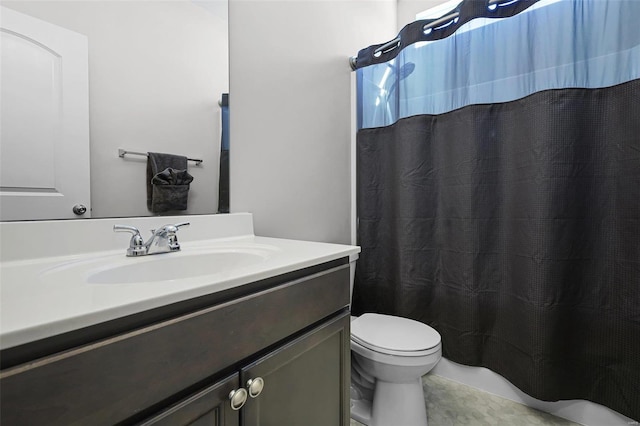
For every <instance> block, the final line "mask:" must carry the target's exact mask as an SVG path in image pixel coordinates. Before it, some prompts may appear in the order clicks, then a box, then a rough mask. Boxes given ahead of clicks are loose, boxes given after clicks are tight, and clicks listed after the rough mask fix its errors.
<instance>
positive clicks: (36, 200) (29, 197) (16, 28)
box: [0, 6, 91, 220]
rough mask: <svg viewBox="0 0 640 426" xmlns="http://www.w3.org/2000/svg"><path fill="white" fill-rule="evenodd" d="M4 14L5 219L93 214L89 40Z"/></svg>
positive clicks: (1, 155) (1, 207)
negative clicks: (91, 202) (90, 165)
mask: <svg viewBox="0 0 640 426" xmlns="http://www.w3.org/2000/svg"><path fill="white" fill-rule="evenodd" d="M1 8H2V10H1V11H0V12H1V13H0V30H1V31H0V42H1V45H0V52H1V58H0V64H1V70H0V79H1V81H0V91H1V98H0V102H1V104H2V108H1V117H0V120H1V121H0V122H1V123H2V126H1V127H2V131H1V132H2V133H1V136H0V220H30V219H63V218H80V217H91V208H90V201H91V200H90V182H89V71H88V66H89V65H88V48H87V46H88V44H87V37H86V36H84V35H82V34H78V33H75V32H72V31H69V30H67V29H65V28H61V27H58V26H56V25H52V24H50V23H48V22H45V21H41V20H39V19H36V18H33V17H31V16H28V15H25V14H22V13H19V12H16V11H14V10H12V9H9V8H7V7H4V6H3V7H1Z"/></svg>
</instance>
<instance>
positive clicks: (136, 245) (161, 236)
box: [113, 222, 189, 256]
mask: <svg viewBox="0 0 640 426" xmlns="http://www.w3.org/2000/svg"><path fill="white" fill-rule="evenodd" d="M182 226H189V222H182V223H176V224H175V225H164V226H163V227H161V228H160V229H157V230H156V229H152V230H151V238H149V241H147V242H146V243H145V242H144V240H143V238H142V236H141V235H140V231H138V228H136V227H135V226H129V225H113V231H114V232H130V233H131V234H133V235H132V236H131V240H130V241H129V248H128V249H127V256H146V255H149V254H158V253H169V252H172V251H179V250H180V244H179V243H178V236H177V235H176V233H177V232H178V228H180V227H182Z"/></svg>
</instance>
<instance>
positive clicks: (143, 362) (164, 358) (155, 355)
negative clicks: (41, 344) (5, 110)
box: [0, 265, 349, 426]
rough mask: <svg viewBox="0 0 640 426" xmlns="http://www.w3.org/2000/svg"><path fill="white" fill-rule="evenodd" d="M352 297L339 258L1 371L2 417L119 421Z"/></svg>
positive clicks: (12, 420) (11, 420)
mask: <svg viewBox="0 0 640 426" xmlns="http://www.w3.org/2000/svg"><path fill="white" fill-rule="evenodd" d="M348 303H349V266H348V265H343V266H339V267H336V268H333V269H329V270H327V271H324V272H320V273H317V274H314V275H311V276H308V277H305V278H302V279H299V280H295V281H292V282H289V283H285V284H282V285H279V286H276V287H273V288H270V289H267V290H264V291H261V292H258V293H254V294H251V295H247V296H245V297H242V298H239V299H236V300H233V301H231V302H228V303H223V304H219V305H215V306H212V307H210V308H206V309H202V310H199V311H196V312H193V313H190V314H187V315H183V316H181V317H178V318H174V319H170V320H167V321H164V322H160V323H157V324H154V325H151V326H148V327H145V328H142V329H139V330H135V331H132V332H129V333H125V334H122V335H119V336H115V337H112V338H109V339H105V340H102V341H99V342H96V343H93V344H89V345H85V346H82V347H79V348H75V349H72V350H69V351H66V352H62V353H59V354H55V355H52V356H49V357H46V358H42V359H39V360H36V361H34V362H31V363H27V364H23V365H19V366H16V367H13V368H10V369H7V370H4V371H2V373H1V375H0V387H1V388H2V393H1V405H2V411H1V414H0V416H1V417H0V418H1V420H2V424H3V425H6V426H11V425H23V424H29V425H39V424H46V425H58V424H60V425H73V424H83V425H86V424H91V425H95V426H98V425H103V424H114V423H117V422H121V421H123V420H126V419H127V418H130V417H132V416H135V415H137V414H139V413H140V412H141V411H143V410H145V409H146V408H148V407H150V406H152V405H154V404H159V403H162V402H164V401H167V402H170V401H171V397H172V396H174V395H175V394H176V393H179V392H181V391H183V390H185V389H187V388H188V387H190V386H193V385H195V384H197V383H199V382H201V381H202V380H204V379H206V378H207V377H210V376H212V375H214V374H215V373H216V372H218V371H220V370H223V369H226V368H229V367H232V366H234V365H237V364H238V363H239V362H240V361H242V360H246V359H248V358H249V357H251V356H252V355H253V354H255V353H257V352H259V351H261V350H263V349H265V348H267V347H269V346H271V345H273V344H275V343H277V342H279V341H281V340H283V339H285V338H287V337H288V336H290V335H292V334H295V333H296V332H298V331H300V330H302V329H304V328H306V327H308V326H309V325H311V324H314V323H316V322H318V321H320V320H322V319H323V318H325V317H327V316H329V315H331V314H333V313H335V312H337V311H340V310H341V309H343V308H344V307H346V306H347V305H348Z"/></svg>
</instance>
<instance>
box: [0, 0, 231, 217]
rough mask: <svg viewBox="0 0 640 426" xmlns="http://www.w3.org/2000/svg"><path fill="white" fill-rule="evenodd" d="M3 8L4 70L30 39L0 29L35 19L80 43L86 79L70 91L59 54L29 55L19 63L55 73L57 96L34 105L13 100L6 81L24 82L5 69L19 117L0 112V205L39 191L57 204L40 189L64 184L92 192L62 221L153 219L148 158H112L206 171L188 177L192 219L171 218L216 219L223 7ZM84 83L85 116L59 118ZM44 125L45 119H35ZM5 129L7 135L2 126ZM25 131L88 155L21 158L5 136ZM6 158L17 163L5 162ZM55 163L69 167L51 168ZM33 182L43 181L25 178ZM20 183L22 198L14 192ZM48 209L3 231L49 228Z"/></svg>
mask: <svg viewBox="0 0 640 426" xmlns="http://www.w3.org/2000/svg"><path fill="white" fill-rule="evenodd" d="M2 8H3V11H6V10H7V9H9V12H10V13H3V14H2V21H3V28H2V43H3V46H2V47H3V49H2V51H3V53H2V55H3V61H2V62H3V64H4V63H5V62H7V63H9V61H5V60H4V59H5V58H4V55H5V53H4V52H7V51H9V50H11V49H9V48H8V47H9V46H15V45H19V44H20V43H23V42H24V41H25V40H26V38H25V37H23V36H20V35H19V34H17V33H16V32H15V31H12V30H11V29H9V30H7V29H6V28H5V15H6V17H7V18H6V19H9V18H12V19H14V20H17V21H20V22H22V21H23V20H26V21H29V19H35V20H37V21H34V22H36V25H35V26H36V27H38V22H40V23H41V26H43V27H44V28H45V29H48V28H49V27H48V26H47V24H51V25H50V27H51V28H52V29H53V30H55V28H60V29H62V30H61V31H68V32H70V33H71V34H72V35H73V33H76V34H78V35H79V38H80V44H82V37H84V38H85V40H86V42H85V43H86V52H85V53H84V55H85V56H86V57H87V63H88V66H87V67H86V68H87V71H88V72H87V73H86V74H88V75H85V77H82V76H80V77H79V79H80V83H79V84H78V82H77V81H75V82H74V81H71V80H70V79H71V78H72V77H74V73H75V71H74V72H67V71H65V68H61V67H63V66H66V65H68V64H69V63H70V62H73V61H71V60H68V61H67V60H65V58H64V55H62V54H58V53H57V52H54V51H53V50H55V49H49V48H48V47H47V46H43V45H38V44H37V43H35V44H34V45H35V47H34V48H33V49H34V55H31V54H30V53H27V54H26V55H24V54H23V57H28V58H27V60H28V61H31V62H33V63H37V62H38V61H39V66H41V68H42V70H43V72H50V71H51V70H52V69H53V71H51V72H53V73H57V74H56V75H57V76H58V77H59V78H60V81H62V82H63V83H61V84H63V86H60V87H58V86H52V87H48V86H47V87H37V88H35V89H34V94H32V95H30V97H29V99H26V98H27V97H25V96H22V95H21V94H20V93H17V94H16V93H13V95H12V94H11V93H10V92H11V87H12V86H15V85H13V84H6V81H9V80H6V79H9V78H14V79H17V80H20V79H21V78H23V77H22V76H23V75H25V73H23V72H22V70H21V69H20V68H19V67H18V66H14V68H15V69H9V68H8V66H7V67H5V65H3V66H2V79H3V81H2V83H3V84H2V87H3V93H2V96H3V103H4V98H5V95H6V96H14V99H17V101H16V102H17V104H18V106H19V108H17V109H19V110H20V111H18V112H17V113H15V114H22V115H17V116H16V115H15V114H14V113H13V112H12V114H14V115H12V116H7V115H5V113H4V112H3V117H2V121H3V126H2V127H3V131H2V138H3V139H2V151H3V152H2V157H3V158H4V160H3V166H5V167H3V169H4V170H5V171H3V176H2V189H1V190H2V194H3V195H11V196H15V195H16V194H22V195H25V194H26V195H27V196H29V195H33V194H32V193H35V192H37V191H40V190H42V191H43V193H44V197H45V199H46V200H48V202H50V203H53V201H54V200H56V199H59V198H60V195H58V194H56V193H55V190H51V189H47V188H48V186H50V185H49V183H47V182H46V181H47V180H49V181H51V182H54V181H56V179H59V178H58V177H57V176H58V174H60V173H63V174H66V176H67V178H68V180H69V181H70V182H72V183H73V184H80V183H84V184H87V183H88V186H89V187H90V200H89V201H86V200H82V199H70V200H69V201H68V202H67V203H66V204H65V207H64V208H65V209H66V210H70V209H71V207H72V206H74V205H76V204H88V205H89V208H90V210H89V212H88V213H87V214H86V215H84V216H80V217H88V216H90V217H92V218H103V217H128V216H151V215H154V213H152V212H151V211H149V210H148V209H147V202H146V199H147V188H146V163H147V159H146V157H145V156H144V155H135V154H133V155H129V154H127V155H124V156H123V157H121V156H119V150H122V149H124V150H126V151H132V152H139V153H143V154H144V153H146V152H161V153H170V154H176V155H184V156H187V157H189V158H193V159H201V160H203V162H202V164H201V165H196V163H195V162H191V161H190V162H189V163H188V172H189V173H190V174H191V175H192V176H193V177H194V180H193V182H192V184H191V188H190V191H189V201H188V209H187V210H185V211H182V212H171V213H170V214H180V213H183V214H211V213H216V212H218V192H219V176H220V157H221V155H220V150H221V137H222V107H221V105H220V103H221V102H222V99H223V94H225V93H228V90H229V64H228V58H229V40H228V33H229V32H228V4H227V0H170V1H128V0H122V1H112V0H104V1H103V0H85V1H57V0H45V1H32V0H14V1H11V0H7V1H3V2H2ZM14 14H16V16H13V15H14ZM9 15H12V16H9ZM25 16H26V17H27V18H24V17H25ZM20 22H19V23H20ZM30 22H31V21H29V22H26V25H27V27H29V26H30V25H32V23H30ZM7 25H9V24H7ZM11 25H13V24H11ZM54 27H55V28H54ZM29 31H31V29H29ZM33 31H36V33H37V32H38V31H40V30H39V29H35V30H33ZM54 38H55V39H58V38H60V37H58V36H55V35H54ZM11 43H13V44H11ZM39 48H42V50H43V51H47V52H46V53H47V54H48V55H50V56H51V57H52V58H53V59H52V62H51V63H49V62H47V61H49V59H45V60H44V62H43V60H41V59H39V57H38V55H39V53H37V52H35V51H36V50H38V49H39ZM47 49H48V50H47ZM61 57H62V59H60V58H61ZM80 62H82V61H80ZM61 63H62V64H63V65H61ZM82 78H85V79H86V82H85V83H84V86H86V88H87V90H86V93H85V95H82V96H85V98H84V102H85V103H86V106H87V108H86V109H87V110H88V112H87V113H86V114H84V115H83V114H82V113H76V112H75V111H69V110H67V109H64V108H67V107H68V105H69V104H70V102H66V100H65V98H64V96H66V95H67V94H68V93H69V92H70V91H69V90H68V89H67V86H66V84H67V83H68V84H70V85H74V84H75V85H76V86H79V87H82V86H83V83H82ZM5 80H6V81H5ZM27 86H29V84H28V83H27ZM32 86H33V85H32ZM82 96H80V97H79V98H80V104H82V102H83V101H82V99H83V98H82ZM55 108H59V109H60V110H61V111H62V113H60V112H59V111H58V110H56V109H55ZM39 114H40V115H41V116H42V117H44V118H39V117H40V115H39ZM47 114H49V115H48V116H47ZM60 114H64V115H65V120H67V121H65V122H64V123H63V124H62V125H60V126H58V127H59V128H56V126H55V123H54V124H51V123H50V121H51V120H50V119H49V118H47V117H49V116H54V118H55V119H57V117H58V116H59V115H60ZM7 123H13V125H12V126H9V125H7V126H5V124H7ZM70 123H71V124H70ZM74 123H75V124H78V123H81V124H80V126H79V129H80V130H78V131H75V130H70V128H71V126H72V125H75V124H74ZM82 123H84V124H82ZM83 126H84V127H83ZM5 128H6V129H7V130H6V131H5V130H4V129H5ZM16 128H17V130H15V129H16ZM83 128H84V130H82V129H83ZM23 130H24V131H31V132H32V133H33V132H36V133H37V132H40V133H41V134H43V135H54V136H55V137H56V138H57V140H58V142H60V141H62V142H63V143H64V142H65V140H66V139H67V138H71V137H75V136H77V134H79V133H82V132H83V131H85V132H86V133H87V138H86V139H88V141H87V143H88V149H87V155H86V157H85V156H84V155H83V152H82V151H83V149H82V148H80V149H77V150H76V149H73V150H67V151H64V153H63V152H62V150H61V149H58V148H56V147H53V148H42V149H40V148H35V149H34V148H26V147H25V146H24V145H23V144H22V143H21V139H20V138H19V137H15V135H13V134H10V132H12V131H15V132H18V133H20V132H21V131H23ZM227 137H228V134H227ZM9 153H12V155H13V157H12V159H11V160H8V158H9ZM47 156H49V157H51V158H54V157H55V158H56V162H55V164H54V165H49V166H47V165H46V164H44V163H45V162H46V161H45V160H46V158H47ZM61 157H64V158H63V160H64V161H65V162H64V163H58V162H57V161H58V160H57V159H60V158H61ZM18 159H19V160H18ZM60 161H62V160H60ZM5 163H6V164H5ZM87 163H88V164H87ZM12 165H14V166H15V167H14V168H13V169H11V167H12ZM83 170H88V171H89V173H88V174H87V175H86V176H90V178H85V177H84V176H85V175H84V174H83V172H82V171H83ZM36 171H37V172H38V173H41V174H43V175H44V176H45V177H44V178H42V179H40V178H39V179H40V180H38V179H35V178H34V179H32V176H31V175H32V174H34V172H36ZM87 180H88V181H89V182H86V181H87ZM24 182H27V184H25V185H24V186H26V187H27V189H24V188H22V189H19V190H17V189H16V188H18V187H21V186H23V183H24ZM43 188H44V189H43ZM11 191H13V193H12V192H11ZM47 191H48V192H50V193H49V194H47ZM46 197H49V198H46ZM27 198H29V197H27ZM30 198H36V197H35V196H32V197H30ZM4 200H5V199H4V198H3V201H4ZM3 204H4V203H3ZM43 209H46V207H44V208H41V207H38V206H35V205H30V204H26V205H25V206H24V207H23V208H21V209H20V211H21V212H24V217H22V216H21V217H17V218H11V219H7V218H4V217H3V220H22V219H24V220H38V219H51V217H48V215H47V214H46V213H43V212H42V210H43ZM73 217H74V216H73V215H72V216H69V218H73ZM75 217H79V216H77V214H76V216H75Z"/></svg>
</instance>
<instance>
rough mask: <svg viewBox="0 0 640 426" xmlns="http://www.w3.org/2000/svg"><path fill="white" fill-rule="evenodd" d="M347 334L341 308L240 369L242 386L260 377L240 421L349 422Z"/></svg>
mask: <svg viewBox="0 0 640 426" xmlns="http://www.w3.org/2000/svg"><path fill="white" fill-rule="evenodd" d="M349 333H350V317H349V313H348V312H345V313H344V314H342V315H340V316H339V317H337V318H335V319H333V320H331V321H328V322H326V323H324V324H323V325H321V326H319V327H317V328H315V329H313V330H311V331H310V332H308V333H306V334H304V335H302V336H301V337H299V338H297V339H295V340H293V341H292V342H290V343H288V344H285V345H284V346H282V347H280V348H279V349H277V350H275V351H273V352H271V353H269V354H268V355H266V356H265V357H263V358H261V359H259V360H258V361H256V362H255V363H253V364H250V365H248V366H247V367H246V368H243V369H242V371H241V373H240V378H241V381H242V383H243V385H244V386H245V387H248V382H249V381H250V380H256V379H258V378H261V379H262V380H263V383H264V386H263V388H262V391H261V392H260V393H259V395H257V396H255V397H250V398H249V400H248V401H247V403H246V404H245V406H244V408H243V409H242V415H241V424H242V425H243V426H255V425H260V426H284V425H286V426H329V425H331V426H334V425H336V426H337V425H343V426H347V425H349V377H350V373H351V371H350V368H351V364H350V362H351V359H350V346H349V337H350V334H349ZM249 390H250V389H249ZM249 394H250V395H251V391H250V392H249Z"/></svg>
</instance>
